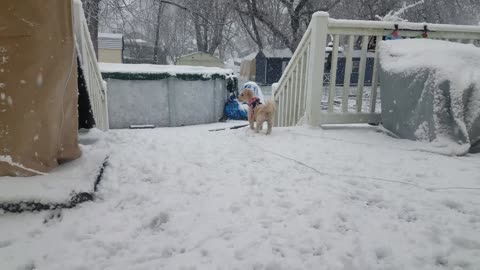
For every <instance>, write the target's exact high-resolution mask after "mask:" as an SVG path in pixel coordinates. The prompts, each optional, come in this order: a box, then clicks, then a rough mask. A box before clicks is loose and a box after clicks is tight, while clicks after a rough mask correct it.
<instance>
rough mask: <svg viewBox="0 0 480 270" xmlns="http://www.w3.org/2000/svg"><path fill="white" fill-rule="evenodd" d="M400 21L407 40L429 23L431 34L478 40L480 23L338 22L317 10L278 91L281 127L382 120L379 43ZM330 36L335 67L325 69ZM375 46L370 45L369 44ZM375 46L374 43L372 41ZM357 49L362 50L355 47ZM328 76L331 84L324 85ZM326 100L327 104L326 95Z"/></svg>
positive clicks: (278, 122)
mask: <svg viewBox="0 0 480 270" xmlns="http://www.w3.org/2000/svg"><path fill="white" fill-rule="evenodd" d="M395 24H398V29H399V30H400V36H402V37H404V38H411V37H417V36H419V35H421V33H422V30H424V27H425V26H426V27H427V29H428V32H427V33H428V38H430V39H441V40H449V41H454V42H461V43H472V44H475V45H478V44H479V40H480V27H478V26H464V25H441V24H425V23H408V22H399V23H393V22H381V21H357V20H336V19H332V18H329V15H328V13H325V12H317V13H315V14H314V15H313V17H312V21H311V22H310V25H309V27H308V29H307V31H306V32H305V34H304V36H303V38H302V40H301V42H300V44H299V45H298V47H297V50H296V51H295V53H294V54H293V57H292V59H291V60H290V62H289V64H288V66H287V68H286V69H285V71H284V73H283V75H282V77H281V78H280V81H279V82H278V84H277V87H276V91H275V93H274V100H275V102H276V104H277V116H276V125H277V126H293V125H297V124H299V123H302V122H303V123H307V124H309V125H312V126H321V125H323V124H350V123H370V124H378V123H380V122H381V116H380V113H379V112H378V110H377V94H378V87H379V85H378V68H379V67H378V66H379V64H378V63H379V62H378V61H379V59H378V46H379V44H380V41H381V40H382V39H383V37H384V36H388V35H390V34H391V33H392V32H393V31H394V29H395ZM329 37H331V38H330V39H331V42H332V43H333V47H332V52H331V53H332V58H331V64H330V67H331V69H330V70H325V62H326V52H325V51H326V49H325V48H326V46H327V41H328V40H329ZM355 40H360V51H359V55H360V56H359V57H360V60H359V62H358V63H359V66H358V83H357V85H356V89H354V90H355V93H354V94H353V95H352V93H351V91H352V86H351V84H350V82H351V78H352V77H351V76H352V70H353V60H352V59H353V54H354V52H355V51H354V43H355ZM372 40H376V42H375V43H373V44H374V45H373V48H369V43H370V41H372ZM341 41H343V44H342V45H343V48H345V49H344V51H343V54H344V55H345V69H344V80H343V89H338V88H337V85H336V81H337V68H338V58H339V57H338V56H339V48H341V47H342V46H341V44H340V42H341ZM370 45H372V43H370ZM356 52H357V53H358V51H356ZM369 52H370V54H371V55H373V56H370V57H373V58H374V62H373V63H374V64H373V70H372V71H371V77H372V81H371V90H370V91H369V95H366V98H367V100H368V103H367V104H366V106H365V104H364V102H365V100H364V99H365V98H364V96H365V95H364V91H365V74H366V71H367V56H368V54H369ZM325 76H326V77H328V81H329V82H330V83H327V84H325V80H324V78H325ZM339 90H341V92H342V93H341V95H340V99H339V100H336V99H335V98H336V94H337V92H338V91H339ZM350 96H355V97H356V99H355V101H354V104H353V106H349V97H350ZM324 97H326V98H325V101H324V102H323V103H322V98H324Z"/></svg>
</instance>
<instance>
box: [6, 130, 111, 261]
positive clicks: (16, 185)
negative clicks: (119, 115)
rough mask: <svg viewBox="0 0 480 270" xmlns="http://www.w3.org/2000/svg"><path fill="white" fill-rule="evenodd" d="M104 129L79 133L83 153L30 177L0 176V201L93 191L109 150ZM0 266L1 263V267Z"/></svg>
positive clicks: (64, 197)
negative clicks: (104, 136) (103, 137)
mask: <svg viewBox="0 0 480 270" xmlns="http://www.w3.org/2000/svg"><path fill="white" fill-rule="evenodd" d="M102 136H103V133H102V132H101V131H99V130H96V129H94V130H92V131H91V133H87V134H82V135H81V136H80V142H81V143H82V144H80V147H81V150H82V156H81V157H80V158H79V159H77V160H74V161H71V162H68V163H65V164H63V165H61V166H59V167H57V168H55V169H54V170H53V171H52V172H51V173H48V174H42V175H38V176H33V177H7V176H4V177H0V203H20V202H35V203H41V204H62V203H68V202H69V201H70V199H71V198H72V196H73V195H74V194H80V193H84V192H85V193H92V192H93V188H94V183H95V180H96V177H97V175H98V171H99V169H100V167H101V166H102V163H103V161H104V160H105V158H106V157H107V154H108V146H107V144H106V142H105V141H104V140H103V139H102ZM0 268H1V267H0Z"/></svg>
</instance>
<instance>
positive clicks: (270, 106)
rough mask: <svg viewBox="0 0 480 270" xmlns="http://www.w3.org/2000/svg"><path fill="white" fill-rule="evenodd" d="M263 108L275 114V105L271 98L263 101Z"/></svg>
mask: <svg viewBox="0 0 480 270" xmlns="http://www.w3.org/2000/svg"><path fill="white" fill-rule="evenodd" d="M265 110H266V111H267V112H269V113H271V114H275V112H276V111H277V106H276V105H275V101H274V100H273V99H270V100H268V101H267V102H265Z"/></svg>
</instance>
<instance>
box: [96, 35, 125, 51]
mask: <svg viewBox="0 0 480 270" xmlns="http://www.w3.org/2000/svg"><path fill="white" fill-rule="evenodd" d="M122 40H123V35H122V34H114V33H98V48H99V49H119V50H121V49H122V48H123V41H122Z"/></svg>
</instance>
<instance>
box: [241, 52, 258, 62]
mask: <svg viewBox="0 0 480 270" xmlns="http://www.w3.org/2000/svg"><path fill="white" fill-rule="evenodd" d="M257 54H258V52H253V53H251V54H249V55H247V56H245V57H243V58H242V60H246V61H252V60H253V59H255V57H256V56H257Z"/></svg>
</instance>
